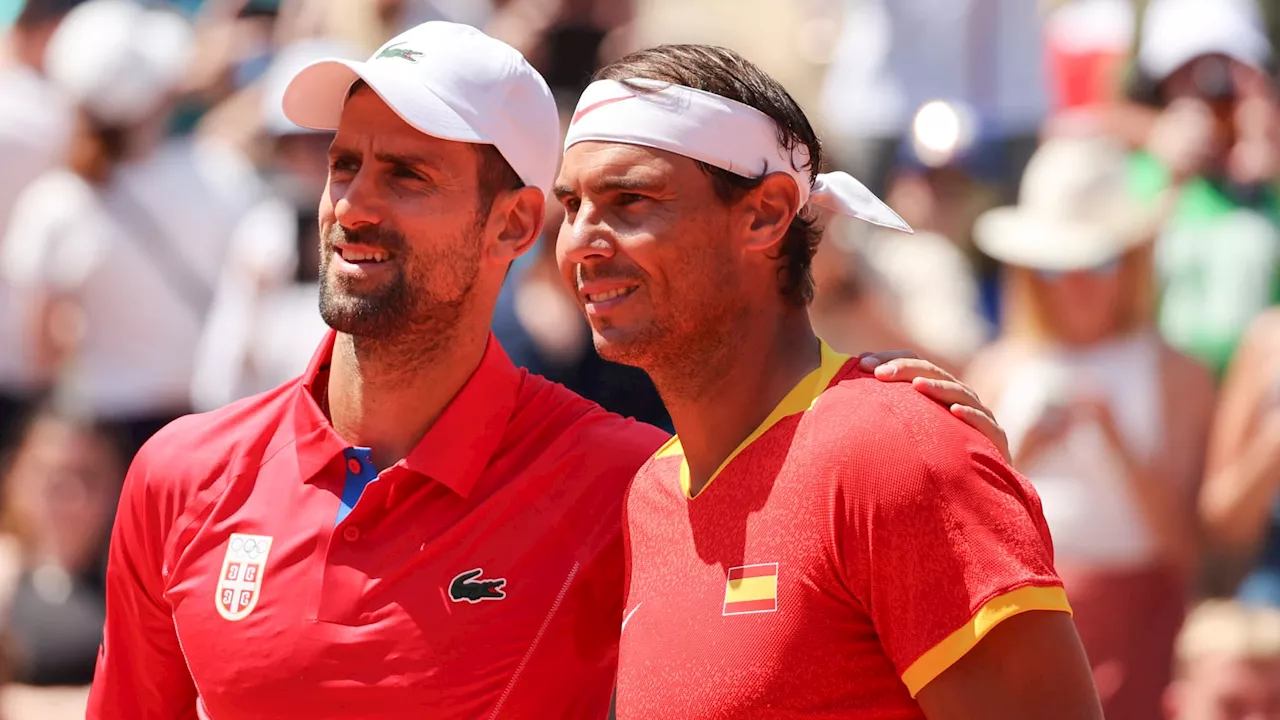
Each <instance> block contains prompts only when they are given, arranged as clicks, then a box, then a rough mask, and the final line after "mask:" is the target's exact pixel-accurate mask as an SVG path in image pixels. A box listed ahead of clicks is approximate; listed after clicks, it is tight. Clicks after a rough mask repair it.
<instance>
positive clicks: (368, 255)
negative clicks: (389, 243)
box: [336, 247, 391, 264]
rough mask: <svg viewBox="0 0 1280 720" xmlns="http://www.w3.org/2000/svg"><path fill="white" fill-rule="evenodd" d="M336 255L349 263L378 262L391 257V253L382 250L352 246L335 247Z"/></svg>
mask: <svg viewBox="0 0 1280 720" xmlns="http://www.w3.org/2000/svg"><path fill="white" fill-rule="evenodd" d="M336 250H337V252H338V257H340V258H342V259H343V260H345V261H347V262H349V263H356V264H360V263H380V262H386V261H387V260H390V259H391V253H389V252H385V251H382V250H356V249H354V248H343V247H338V248H336Z"/></svg>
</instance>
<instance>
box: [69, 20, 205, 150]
mask: <svg viewBox="0 0 1280 720" xmlns="http://www.w3.org/2000/svg"><path fill="white" fill-rule="evenodd" d="M194 42H195V35H194V32H193V31H192V29H191V26H190V24H189V23H188V22H187V21H186V20H185V19H183V18H182V17H181V16H179V15H178V14H177V13H174V12H170V11H167V10H151V9H148V8H145V7H143V6H142V5H141V4H139V3H137V2H134V1H133V0H90V1H89V2H86V3H84V4H83V5H79V6H77V7H76V8H75V9H73V10H72V11H71V12H69V13H67V15H66V17H64V18H63V19H62V21H61V22H59V23H58V27H57V29H56V30H55V31H54V33H53V36H52V37H51V38H50V39H49V45H48V47H47V48H46V49H45V69H46V72H47V74H48V76H49V79H50V80H51V81H52V82H53V84H54V85H55V86H57V87H58V88H59V89H60V90H61V91H62V92H64V93H66V95H67V96H68V97H69V98H70V99H71V100H72V101H73V102H75V103H76V104H77V105H79V106H81V107H82V108H84V109H85V110H86V111H88V112H89V114H91V115H93V116H94V117H95V118H97V119H99V120H101V121H102V122H106V123H111V124H116V125H130V124H133V123H136V122H138V121H139V120H141V119H143V118H145V117H146V116H147V115H148V114H150V113H151V112H152V111H153V110H155V109H156V108H157V107H159V105H160V103H161V101H162V100H163V99H164V98H165V96H166V95H168V94H169V93H170V92H173V91H174V90H175V89H176V88H177V86H178V83H179V82H180V81H181V79H182V76H183V74H184V73H185V72H186V69H187V65H188V62H189V61H190V58H191V56H192V50H191V48H192V46H193V44H194Z"/></svg>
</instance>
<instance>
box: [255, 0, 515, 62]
mask: <svg viewBox="0 0 1280 720" xmlns="http://www.w3.org/2000/svg"><path fill="white" fill-rule="evenodd" d="M493 6H494V2H493V1H492V0H280V2H279V12H280V27H279V31H280V34H279V38H278V39H279V41H280V43H281V44H282V45H285V44H289V43H292V42H294V41H296V40H301V39H304V38H308V37H327V38H330V39H332V40H335V41H338V42H341V43H343V44H346V45H350V46H352V47H354V48H356V51H357V52H360V53H372V52H374V51H376V50H377V49H378V48H380V47H382V45H383V43H385V42H386V41H387V39H388V38H392V37H395V36H396V35H399V34H400V33H402V32H404V31H405V30H408V29H409V28H411V27H414V26H417V25H419V24H421V23H424V22H429V21H432V20H445V21H448V22H455V23H462V24H465V25H471V26H473V27H477V28H481V29H483V28H484V26H485V25H486V24H487V23H488V22H489V20H490V19H491V18H492V17H493V9H494V8H493Z"/></svg>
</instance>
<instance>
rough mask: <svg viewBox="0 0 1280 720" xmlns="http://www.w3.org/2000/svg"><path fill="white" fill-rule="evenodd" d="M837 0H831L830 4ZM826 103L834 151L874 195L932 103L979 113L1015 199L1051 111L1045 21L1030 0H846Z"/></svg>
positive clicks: (824, 108)
mask: <svg viewBox="0 0 1280 720" xmlns="http://www.w3.org/2000/svg"><path fill="white" fill-rule="evenodd" d="M832 1H833V0H832ZM841 2H842V3H843V5H844V8H845V12H844V22H843V28H842V31H841V35H840V38H839V40H837V43H836V49H835V52H834V57H833V58H832V61H831V65H830V67H829V68H828V69H827V74H826V77H825V79H824V80H823V90H822V94H821V98H820V106H821V108H822V112H823V116H824V117H823V124H824V125H825V126H826V127H827V128H829V135H830V139H831V141H832V146H833V149H834V150H836V153H837V154H838V155H839V156H840V157H839V159H838V163H837V164H839V165H842V166H845V167H846V168H848V169H849V171H850V173H851V174H853V175H854V176H855V177H858V178H861V179H862V180H863V181H864V182H865V183H866V185H867V187H868V188H870V189H871V190H872V192H875V193H877V194H879V193H882V192H884V191H885V190H886V189H887V186H888V181H889V178H890V176H891V173H892V170H893V167H894V165H895V160H896V158H897V153H898V148H899V147H900V146H901V144H902V142H903V139H904V138H905V137H906V135H907V133H908V132H909V130H910V124H911V119H912V117H913V116H914V115H915V113H916V111H917V110H918V109H919V108H920V107H921V106H923V105H924V104H925V103H927V102H930V101H933V100H944V101H948V102H954V103H963V104H965V105H967V106H969V107H971V108H972V109H973V111H974V112H975V113H976V114H977V116H978V118H979V119H980V123H981V126H982V127H984V128H987V130H988V135H987V137H986V138H984V142H990V143H991V144H992V146H993V150H994V152H996V153H998V154H999V156H1000V157H1001V158H1002V161H1003V162H1002V172H1001V173H1000V178H1001V183H1000V185H1001V188H1002V190H1003V191H1004V192H1002V195H1008V196H1010V197H1011V196H1012V194H1013V192H1014V191H1015V190H1016V187H1017V182H1018V178H1019V177H1020V176H1021V174H1022V168H1023V166H1024V165H1025V164H1026V161H1027V158H1029V157H1030V155H1031V153H1032V151H1033V150H1034V149H1035V142H1036V136H1037V133H1038V131H1039V127H1040V123H1041V121H1043V119H1044V117H1045V114H1046V112H1047V111H1048V108H1049V97H1048V94H1047V92H1046V91H1045V82H1044V79H1045V63H1044V49H1043V38H1042V34H1043V33H1042V27H1041V18H1040V15H1039V9H1038V8H1037V3H1035V2H1030V1H1029V0H841Z"/></svg>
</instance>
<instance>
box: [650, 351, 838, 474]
mask: <svg viewBox="0 0 1280 720" xmlns="http://www.w3.org/2000/svg"><path fill="white" fill-rule="evenodd" d="M819 343H821V345H822V361H821V363H820V364H819V365H818V369H817V370H814V371H813V372H811V373H809V374H808V375H806V376H805V378H804V379H803V380H801V381H800V382H799V383H797V384H796V386H795V387H793V388H791V391H790V392H788V393H787V395H786V397H784V398H782V402H780V403H778V405H777V407H775V408H774V409H773V412H771V413H769V417H767V418H765V419H764V422H762V423H760V425H759V427H757V428H756V429H755V430H753V431H752V432H751V434H750V435H748V436H747V439H746V440H743V441H742V443H741V444H740V445H738V447H737V449H735V450H734V451H733V452H731V453H729V457H727V458H725V459H724V462H722V463H720V467H718V468H716V471H715V472H714V473H712V474H711V478H710V479H709V480H707V484H706V485H704V486H702V491H701V492H699V493H698V494H699V495H701V494H702V493H703V492H706V490H707V488H708V487H711V483H712V482H714V481H715V479H716V478H717V477H718V476H719V475H720V473H721V472H722V471H723V470H724V469H725V467H726V466H728V464H729V463H731V462H733V459H734V458H736V457H738V454H739V453H741V452H742V451H743V450H746V449H747V446H748V445H750V444H751V443H753V442H755V441H756V440H757V439H759V437H760V436H761V435H763V434H765V433H766V432H768V430H769V428H771V427H773V426H774V425H777V424H778V422H779V421H781V420H782V419H783V418H786V417H790V416H791V415H795V414H796V413H801V412H804V411H805V410H808V409H809V408H811V407H813V403H814V402H816V401H817V400H818V396H820V395H822V391H823V390H826V389H827V386H828V385H830V384H831V381H832V380H833V379H834V378H835V376H836V373H838V372H840V368H842V367H844V365H845V363H846V362H848V361H849V358H850V356H849V355H843V354H841V353H838V352H836V351H835V350H832V349H831V346H830V345H828V344H827V343H826V341H824V340H821V339H819ZM675 456H679V457H680V490H681V491H682V492H684V496H685V497H686V498H689V499H693V497H694V496H693V495H691V494H690V493H689V485H690V480H689V463H688V462H687V461H686V460H685V459H684V447H682V446H681V445H680V437H679V436H678V435H677V436H673V437H672V438H671V439H670V440H668V441H667V444H666V445H663V446H662V447H660V448H658V452H657V453H656V454H655V455H654V457H655V458H663V457H675Z"/></svg>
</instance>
